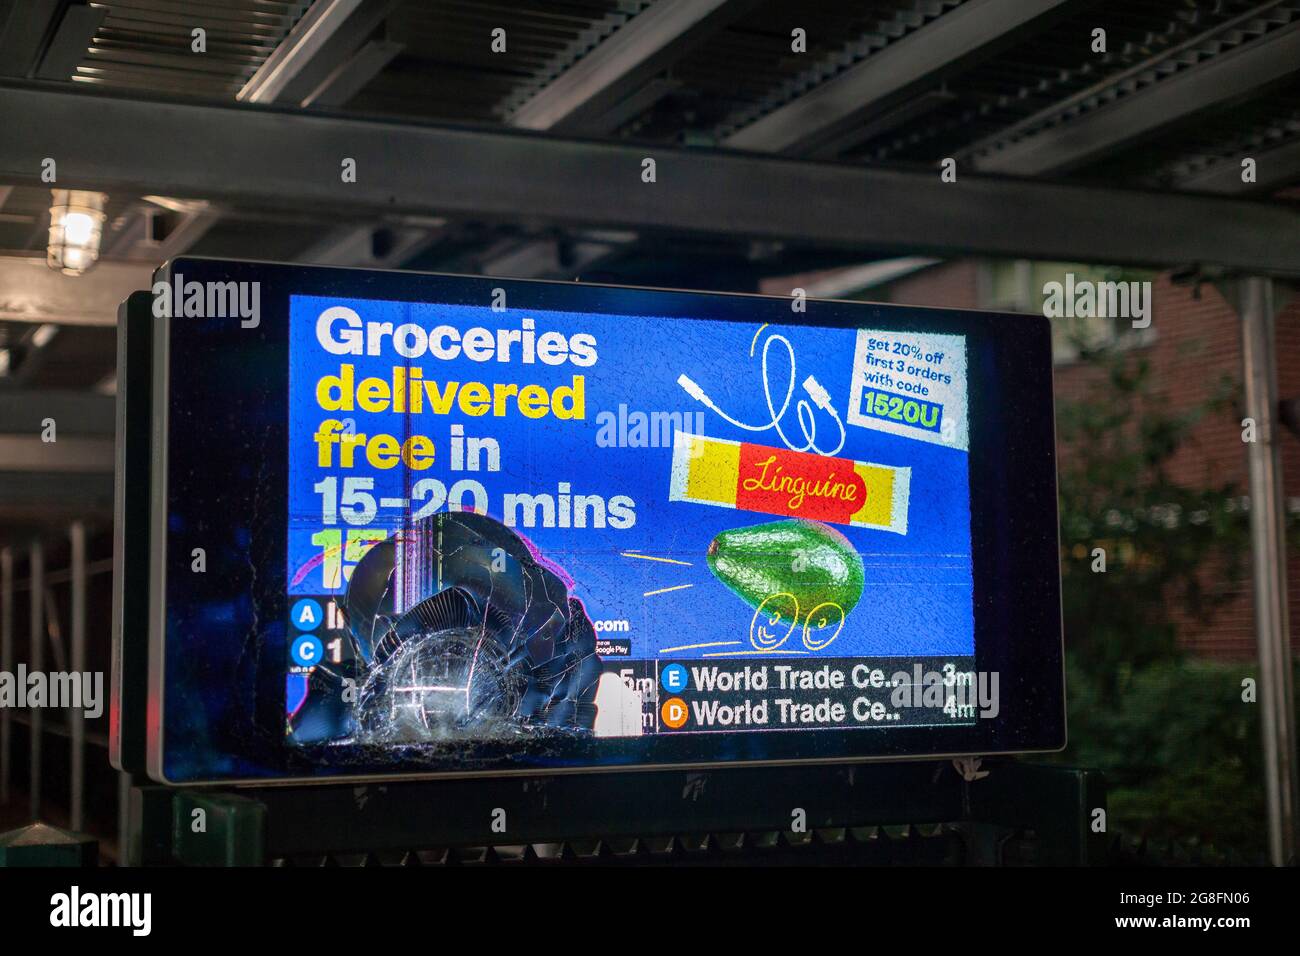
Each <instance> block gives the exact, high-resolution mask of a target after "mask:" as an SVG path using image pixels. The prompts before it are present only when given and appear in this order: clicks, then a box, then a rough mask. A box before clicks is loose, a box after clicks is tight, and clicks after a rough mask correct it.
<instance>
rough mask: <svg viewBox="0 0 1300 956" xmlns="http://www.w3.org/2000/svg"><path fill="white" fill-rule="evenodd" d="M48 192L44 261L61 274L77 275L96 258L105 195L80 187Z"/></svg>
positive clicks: (102, 223) (101, 232)
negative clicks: (48, 205) (48, 229)
mask: <svg viewBox="0 0 1300 956" xmlns="http://www.w3.org/2000/svg"><path fill="white" fill-rule="evenodd" d="M50 192H51V194H52V196H53V199H52V201H51V204H50V242H49V246H48V247H47V249H46V256H45V262H46V264H47V265H48V266H49V267H50V268H51V269H57V270H58V271H60V272H62V273H63V274H64V275H70V276H79V275H81V274H82V273H83V272H85V271H86V270H87V269H89V268H90V267H91V266H93V265H94V264H95V261H96V260H97V259H98V258H99V242H100V239H101V238H102V237H103V233H104V202H105V201H106V200H107V199H108V197H107V196H105V195H104V194H103V193H97V192H89V191H86V190H81V189H52V190H50Z"/></svg>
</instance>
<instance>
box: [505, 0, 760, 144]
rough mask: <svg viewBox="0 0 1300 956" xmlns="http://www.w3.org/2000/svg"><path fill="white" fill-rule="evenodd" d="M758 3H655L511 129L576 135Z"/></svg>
mask: <svg viewBox="0 0 1300 956" xmlns="http://www.w3.org/2000/svg"><path fill="white" fill-rule="evenodd" d="M755 5H756V0H657V2H655V3H653V4H651V5H650V6H649V7H647V8H646V9H645V10H643V11H641V12H640V13H638V14H637V15H636V16H634V17H632V18H631V19H630V20H628V22H627V23H626V25H624V26H622V27H619V28H618V29H617V30H615V31H614V32H613V33H612V34H610V35H609V37H608V38H607V39H605V40H604V42H602V43H600V44H599V45H598V46H596V47H595V49H593V50H591V51H590V52H588V53H586V54H584V55H583V56H582V57H581V58H579V59H578V61H577V62H575V63H574V64H573V65H572V66H571V67H569V68H568V69H567V70H565V71H564V72H563V73H561V74H560V75H559V76H558V77H556V78H555V79H554V80H552V81H551V82H550V83H548V84H547V85H546V86H545V87H543V88H542V89H541V90H540V91H539V92H538V93H537V94H536V95H535V96H533V97H532V99H530V100H528V102H526V103H524V105H523V106H521V107H519V109H517V110H516V111H515V112H514V113H513V114H512V115H511V116H510V118H509V120H508V122H509V123H510V125H512V126H516V127H519V128H521V129H535V130H545V129H550V130H574V129H577V128H580V127H582V126H583V124H584V123H587V122H590V121H592V120H595V119H597V118H599V117H600V115H601V114H602V113H605V112H608V111H609V110H611V109H613V108H614V107H615V106H617V105H618V102H619V101H620V100H621V99H623V98H624V97H626V96H629V95H630V94H632V93H634V92H635V91H636V90H637V89H638V88H639V87H640V86H641V85H642V84H644V83H646V82H647V81H648V80H650V79H651V78H652V77H653V76H654V75H655V74H657V73H659V72H661V71H662V70H664V69H666V68H667V67H669V66H671V65H672V64H673V63H674V62H675V61H677V60H678V59H680V58H681V57H682V56H683V55H684V54H686V53H688V52H689V51H690V50H691V49H693V48H694V47H695V46H697V45H698V44H700V43H702V42H703V41H704V40H706V39H708V37H709V36H710V35H711V34H713V33H714V32H715V31H717V30H720V29H722V28H723V27H725V26H726V25H727V24H729V23H731V22H732V21H734V20H735V19H736V18H738V17H740V16H742V15H743V14H744V13H745V12H746V11H747V10H748V9H750V8H752V7H754V6H755Z"/></svg>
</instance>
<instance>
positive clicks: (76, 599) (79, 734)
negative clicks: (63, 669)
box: [68, 521, 88, 830]
mask: <svg viewBox="0 0 1300 956" xmlns="http://www.w3.org/2000/svg"><path fill="white" fill-rule="evenodd" d="M68 538H69V539H70V541H71V544H72V673H73V674H74V675H76V676H77V679H80V675H81V674H84V673H85V671H86V527H85V525H83V524H82V523H81V522H80V521H74V522H72V525H71V527H69V528H68ZM81 703H82V704H83V705H85V704H87V703H88V701H85V700H83V701H82V702H81ZM68 726H69V732H70V736H71V754H70V761H69V762H70V764H71V768H70V771H71V772H70V774H69V776H70V777H71V778H72V792H71V794H70V796H69V818H70V824H71V826H72V829H73V830H80V829H81V827H82V818H83V811H84V809H85V771H86V711H85V707H84V706H82V707H73V708H72V711H71V712H70V713H69V714H68Z"/></svg>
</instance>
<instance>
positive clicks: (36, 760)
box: [27, 541, 45, 820]
mask: <svg viewBox="0 0 1300 956" xmlns="http://www.w3.org/2000/svg"><path fill="white" fill-rule="evenodd" d="M31 564H32V569H31V575H30V581H31V586H32V595H31V596H32V621H31V624H32V630H31V638H32V646H31V653H30V655H29V661H28V664H27V667H28V672H29V673H37V672H42V671H44V670H45V550H44V549H43V548H42V547H41V543H40V542H39V541H33V542H32V551H31ZM28 716H29V717H30V718H31V724H30V726H31V730H32V750H31V778H30V780H29V782H28V787H27V789H28V793H29V794H30V796H31V811H32V819H33V820H39V819H40V818H41V745H42V743H43V739H42V737H43V732H44V729H45V728H44V727H43V726H42V725H43V724H44V723H45V721H44V712H43V709H42V708H40V707H29V708H28Z"/></svg>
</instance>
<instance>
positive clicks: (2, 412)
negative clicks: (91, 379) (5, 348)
mask: <svg viewBox="0 0 1300 956" xmlns="http://www.w3.org/2000/svg"><path fill="white" fill-rule="evenodd" d="M116 406H117V403H116V401H115V400H114V399H113V398H112V397H111V396H108V395H96V394H94V393H91V392H74V391H65V390H59V389H32V390H27V389H17V388H3V389H0V435H38V434H40V432H41V430H42V429H43V428H44V427H45V426H44V425H43V424H42V422H43V421H44V420H45V419H47V418H52V419H54V421H55V423H56V426H57V428H58V433H59V435H60V436H63V435H85V436H87V437H93V438H112V437H113V429H114V427H115V421H114V415H115V409H116ZM59 440H60V441H62V440H63V439H62V437H60V439H59ZM0 470H4V466H3V464H0Z"/></svg>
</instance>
